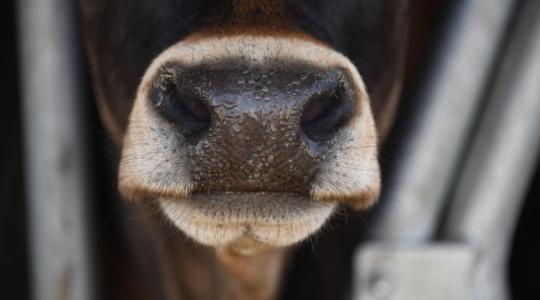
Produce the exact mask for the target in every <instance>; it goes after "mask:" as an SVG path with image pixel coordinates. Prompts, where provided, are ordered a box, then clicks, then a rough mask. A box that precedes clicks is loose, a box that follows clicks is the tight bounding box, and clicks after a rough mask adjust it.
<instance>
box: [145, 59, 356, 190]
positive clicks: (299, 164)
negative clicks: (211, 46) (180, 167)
mask: <svg viewBox="0 0 540 300" xmlns="http://www.w3.org/2000/svg"><path fill="white" fill-rule="evenodd" d="M149 99H150V102H151V105H152V107H153V108H154V111H155V112H156V113H157V114H159V115H160V116H161V118H162V119H164V120H165V121H166V122H167V123H168V124H170V125H172V126H174V128H175V132H177V133H178V135H179V136H180V137H181V140H182V141H183V147H186V148H187V149H188V150H187V155H188V156H189V159H188V161H189V165H190V171H191V177H192V180H193V182H194V183H195V190H196V191H197V190H198V191H205V192H213V191H215V192H218V191H219V192H223V191H233V192H290V193H306V192H308V191H309V188H310V186H311V181H312V179H313V178H314V175H315V174H316V172H317V169H318V166H319V164H320V163H321V162H322V161H324V159H325V152H326V151H325V150H326V149H328V148H329V147H331V145H332V140H333V137H334V136H336V134H338V132H339V131H340V129H341V128H342V127H343V126H345V124H346V123H347V121H348V120H350V119H351V117H352V116H353V114H354V113H355V107H356V105H355V97H354V93H353V91H352V89H351V88H350V84H349V81H348V80H347V76H346V74H344V72H342V71H341V70H320V69H317V68H314V67H309V66H303V65H296V66H287V67H286V68H284V67H282V66H281V67H272V66H270V67H258V68H254V67H246V68H242V67H238V66H235V65H234V64H233V65H227V66H220V67H216V66H203V67H201V66H198V67H189V68H187V67H183V66H176V65H169V66H164V67H163V68H162V71H161V73H160V74H159V75H158V76H157V78H156V80H155V83H154V87H153V89H152V92H151V94H150V97H149Z"/></svg>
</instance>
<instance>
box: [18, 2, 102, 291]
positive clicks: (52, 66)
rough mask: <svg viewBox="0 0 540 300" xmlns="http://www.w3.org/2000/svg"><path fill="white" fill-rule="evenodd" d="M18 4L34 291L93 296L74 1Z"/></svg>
mask: <svg viewBox="0 0 540 300" xmlns="http://www.w3.org/2000/svg"><path fill="white" fill-rule="evenodd" d="M17 4H18V7H17V8H18V17H19V18H18V19H19V22H18V26H19V37H20V41H19V42H20V51H21V55H20V58H21V62H20V65H21V80H20V81H21V88H22V100H23V122H24V123H23V128H24V135H25V139H24V142H25V163H26V165H25V170H26V177H27V178H26V184H27V188H28V191H29V194H28V209H29V212H28V219H29V238H30V247H31V251H30V252H31V257H30V262H31V279H32V285H31V286H32V298H33V299H51V300H52V299H55V300H56V299H77V300H79V299H82V300H84V299H92V298H93V288H92V280H91V279H92V274H91V268H90V263H89V242H88V227H87V225H86V222H87V215H86V214H87V211H88V210H87V209H86V205H87V200H88V199H87V194H88V193H87V192H88V191H87V185H86V183H87V178H86V176H85V174H86V168H85V159H86V154H85V147H84V144H83V141H84V137H83V135H84V131H83V130H82V126H81V125H82V124H81V123H82V122H81V115H82V114H81V107H80V103H81V97H80V94H79V92H80V91H79V87H80V82H79V75H80V70H79V68H78V67H79V66H78V60H77V56H76V49H77V48H76V43H75V40H76V39H75V37H76V32H75V31H74V28H77V26H76V24H75V23H74V21H75V20H74V18H72V13H73V12H74V7H73V5H74V2H73V1H70V0H19V1H18V2H17Z"/></svg>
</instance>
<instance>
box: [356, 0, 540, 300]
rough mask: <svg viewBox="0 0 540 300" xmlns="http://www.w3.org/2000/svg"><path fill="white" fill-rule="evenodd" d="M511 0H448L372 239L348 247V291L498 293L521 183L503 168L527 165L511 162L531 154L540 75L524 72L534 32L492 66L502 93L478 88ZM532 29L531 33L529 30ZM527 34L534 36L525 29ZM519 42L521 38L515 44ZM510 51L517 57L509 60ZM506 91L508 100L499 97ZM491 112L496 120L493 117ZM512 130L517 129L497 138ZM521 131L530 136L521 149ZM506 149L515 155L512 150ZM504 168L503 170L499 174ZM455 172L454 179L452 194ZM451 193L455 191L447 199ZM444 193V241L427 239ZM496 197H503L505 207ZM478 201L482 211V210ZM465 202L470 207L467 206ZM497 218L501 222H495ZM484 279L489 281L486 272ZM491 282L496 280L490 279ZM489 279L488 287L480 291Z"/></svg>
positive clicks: (376, 294)
mask: <svg viewBox="0 0 540 300" xmlns="http://www.w3.org/2000/svg"><path fill="white" fill-rule="evenodd" d="M516 2H518V1H513V0H496V1H492V0H463V1H459V2H457V4H454V5H456V8H457V9H456V10H455V11H453V16H452V17H451V18H450V20H449V21H450V22H451V23H450V24H447V27H446V30H445V32H444V33H443V34H444V35H445V36H446V38H445V39H444V40H443V41H442V43H441V44H440V45H439V51H438V54H437V57H436V59H435V64H434V66H432V67H431V70H430V71H429V72H428V76H427V78H428V80H427V82H424V83H423V84H424V85H425V89H424V90H423V91H422V93H421V94H420V95H419V99H418V100H419V102H420V103H421V105H420V106H418V107H417V108H418V110H419V112H418V113H417V115H416V116H415V120H414V123H413V124H412V126H410V127H408V129H409V131H408V133H409V134H408V136H407V137H406V138H405V140H406V143H405V144H404V145H403V147H402V148H401V149H400V152H399V153H398V155H399V159H400V164H399V165H398V166H397V167H396V169H395V173H394V174H393V178H392V179H393V180H392V182H391V183H390V185H387V186H385V189H386V192H385V194H384V195H383V199H382V201H384V202H386V203H387V204H388V206H387V207H383V209H382V212H381V216H380V218H378V219H376V220H375V222H374V223H373V224H371V226H372V227H371V228H372V229H371V238H372V239H371V240H370V241H367V242H366V243H365V244H364V245H363V246H362V247H361V248H360V249H359V250H358V252H357V254H356V261H355V267H356V278H355V281H354V282H355V285H354V287H355V290H354V292H353V294H352V298H353V299H361V300H371V299H373V300H375V299H399V300H409V299H411V300H412V299H414V300H422V299H425V300H431V299H438V300H444V299H448V300H450V299H482V300H484V299H506V297H507V294H506V291H505V288H504V287H505V285H504V282H503V280H502V276H503V274H504V273H503V270H502V266H503V262H504V258H505V254H506V250H507V248H508V243H509V238H510V232H511V230H512V228H513V225H514V224H513V222H514V221H515V215H516V212H517V209H518V207H519V206H520V205H519V204H520V201H521V199H518V198H515V197H520V196H522V195H521V194H520V193H518V191H520V192H523V188H524V183H523V182H522V183H521V184H517V185H515V186H513V185H512V184H513V183H512V182H510V181H507V180H508V179H509V178H510V177H508V176H523V177H521V178H522V179H523V178H526V177H527V175H528V172H530V171H531V170H530V169H529V168H525V169H522V170H515V169H514V168H518V169H519V168H520V167H519V166H520V165H522V164H526V163H527V162H529V163H530V160H528V159H530V156H529V157H527V159H525V158H524V156H526V155H530V154H531V153H534V151H537V150H536V149H537V146H536V143H537V142H536V138H533V137H532V136H531V134H534V130H533V128H534V127H533V126H538V125H537V124H538V117H537V116H538V107H537V105H538V102H536V103H535V104H533V103H532V102H533V98H532V97H536V95H537V94H538V93H537V92H536V90H535V88H537V86H534V84H533V83H532V82H531V80H533V81H534V79H536V78H538V77H533V78H531V77H530V76H533V75H534V73H535V72H536V71H533V70H534V69H535V68H536V64H537V63H538V62H534V63H533V60H534V59H535V58H534V57H533V56H536V57H538V54H536V55H533V54H532V53H534V51H537V53H538V51H539V50H536V49H535V42H531V44H530V45H528V46H527V47H526V49H521V48H520V46H519V45H516V46H513V50H511V51H513V54H509V55H507V56H509V57H510V58H507V59H508V60H510V61H512V62H507V63H506V65H507V66H506V67H505V68H504V71H503V72H506V73H504V74H502V75H501V74H497V75H500V76H499V79H497V81H496V82H495V85H496V88H495V90H494V91H493V92H492V93H490V94H489V95H490V96H491V95H495V94H496V93H499V92H500V93H501V94H502V95H501V96H500V97H506V99H505V98H495V99H498V100H493V99H491V98H487V99H486V98H485V96H486V90H487V89H488V88H491V87H492V86H493V82H491V81H492V79H493V74H491V73H492V72H493V71H498V70H495V68H494V66H497V65H498V59H499V58H500V54H501V53H502V51H505V50H507V49H506V48H504V42H506V40H505V39H504V38H505V36H506V34H507V30H508V25H509V21H510V20H511V18H512V17H515V16H514V8H515V4H516ZM454 3H455V2H454ZM529 19H530V18H529ZM531 24H532V23H531V21H529V26H531ZM531 32H533V33H534V34H538V32H536V31H535V30H531ZM531 34H532V33H531ZM527 37H528V38H529V39H532V37H531V36H530V35H527ZM527 37H525V38H527ZM514 42H516V41H515V40H514V41H512V43H514ZM524 46H525V44H524V43H523V42H522V43H521V47H524ZM519 49H521V50H519ZM505 53H506V52H505ZM505 57H506V56H505ZM516 57H522V58H521V59H522V60H519V61H517V60H516V59H517V58H516ZM516 62H519V63H520V64H519V65H520V66H521V63H527V64H529V66H528V68H525V69H519V67H516V66H514V67H510V66H509V65H512V64H513V63H516ZM512 76H516V81H513V82H514V84H516V86H512V85H511V84H510V83H507V82H509V80H511V79H512ZM505 80H506V81H505ZM537 82H538V81H537ZM516 89H523V90H521V91H517V90H516ZM509 93H515V95H514V96H516V97H520V100H519V101H516V100H515V98H514V96H510V95H509ZM524 93H528V94H527V95H525V94H524ZM494 97H495V96H494ZM510 99H512V101H513V103H505V102H504V101H509V100H510ZM485 100H488V101H485ZM538 100H540V99H536V101H538ZM483 103H488V110H489V111H486V112H481V111H480V105H481V104H483ZM523 110H530V112H529V113H526V112H524V111H523ZM523 113H525V114H526V116H525V115H524V116H523V120H522V121H520V122H517V121H516V120H515V119H519V118H522V117H520V114H523ZM534 114H536V115H534ZM478 116H486V117H485V119H483V120H482V124H481V128H480V132H478V134H479V135H478V136H476V135H473V137H475V138H476V140H474V142H473V145H472V147H473V148H472V149H473V150H472V151H473V152H472V153H470V152H468V150H471V145H469V144H468V143H469V142H470V138H471V135H472V134H475V133H476V130H478V127H477V126H476V125H478V124H477V123H476V122H475V119H478ZM534 116H536V118H537V119H536V120H535V121H533V120H532V119H534ZM499 117H500V118H502V120H497V118H499ZM499 121H500V123H497V122H499ZM513 122H514V123H513ZM497 130H500V131H501V132H498V131H497ZM511 131H516V134H517V135H516V136H515V137H513V138H510V139H507V140H505V136H508V135H511V134H512V133H511ZM527 139H529V140H530V141H532V140H534V142H532V144H531V148H530V149H527V150H526V149H525V148H526V147H525V144H524V143H525V141H526V140H527ZM507 142H511V143H512V145H509V144H508V143H507ZM533 145H534V146H533ZM491 148H493V149H491ZM491 151H493V152H491ZM512 151H515V153H516V154H517V155H518V157H516V156H512V155H511V153H512ZM529 151H530V152H529ZM488 153H489V154H488ZM464 155H467V156H466V158H467V159H468V160H467V165H466V166H465V171H464V173H463V174H462V175H463V177H461V178H459V177H456V175H461V174H460V173H458V172H459V171H463V170H459V169H458V168H457V167H458V166H462V161H461V160H462V158H463V157H464ZM499 156H500V157H499ZM498 162H500V164H498ZM518 165H519V166H518ZM531 165H532V164H531ZM505 168H506V169H508V173H507V174H503V173H504V171H503V170H504V169H505ZM510 169H512V170H511V171H510ZM481 177H485V178H481ZM456 179H457V180H458V184H459V185H458V187H459V188H458V192H457V194H455V193H454V194H453V193H452V191H455V190H453V188H455V187H456V186H455V184H456ZM501 181H505V182H504V184H503V183H502V182H501ZM471 183H472V184H471ZM475 184H478V185H477V186H476V185H475ZM490 184H491V185H493V184H500V186H499V187H498V188H497V189H495V190H496V191H497V192H499V193H500V195H497V196H495V195H493V194H492V192H493V191H490V190H489V187H490ZM512 192H514V193H515V194H514V195H512ZM450 196H456V197H454V198H452V199H449V197H450ZM490 197H497V198H496V199H495V200H493V199H492V198H490ZM499 197H500V198H499ZM458 198H459V200H458ZM509 198H512V201H514V202H513V203H512V204H509V203H508V201H510V199H509ZM454 199H455V200H454ZM447 200H451V201H455V203H451V204H452V207H451V210H450V215H449V219H448V223H447V226H446V228H445V229H446V231H445V235H444V238H446V242H443V241H439V242H435V241H434V239H435V238H437V237H436V236H435V235H436V233H437V232H438V231H439V230H440V227H439V226H440V225H441V224H440V222H441V221H440V217H441V213H442V210H443V209H444V208H447V206H448V203H447V202H446V201H447ZM504 200H506V205H508V206H509V207H507V208H506V209H505V208H504V207H503V204H504V203H505V202H504ZM386 203H385V204H386ZM484 205H486V206H487V209H486V211H482V209H483V206H484ZM510 206H511V207H510ZM466 210H469V212H468V213H465V211H466ZM478 218H480V219H478ZM497 218H500V219H499V220H502V221H503V223H504V224H499V225H497V224H495V222H496V221H497ZM503 226H505V228H504V230H503V229H502V228H501V227H503ZM496 230H501V234H502V241H495V239H496V234H495V233H494V231H496ZM486 235H488V236H486ZM494 235H495V236H494ZM490 247H491V248H492V247H501V248H502V249H504V250H501V249H490ZM479 261H480V263H479ZM482 261H484V262H485V263H482ZM491 272H494V273H496V274H492V273H491ZM491 279H494V281H492V282H490V280H491ZM497 284H501V286H497V287H495V285H497ZM490 288H493V290H491V291H486V290H487V289H490Z"/></svg>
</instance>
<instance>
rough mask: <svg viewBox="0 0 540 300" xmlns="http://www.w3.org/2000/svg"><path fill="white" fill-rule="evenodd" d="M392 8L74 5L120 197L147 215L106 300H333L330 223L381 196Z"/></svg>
mask: <svg viewBox="0 0 540 300" xmlns="http://www.w3.org/2000/svg"><path fill="white" fill-rule="evenodd" d="M407 2H408V1H406V0H336V1H316V0H307V1H297V0H257V1H255V0H221V1H214V0H197V1H195V0H153V1H147V0H82V4H81V7H82V16H83V22H84V25H83V27H84V32H85V36H84V40H85V45H86V51H87V54H88V61H89V66H90V70H91V78H92V80H93V87H94V93H95V95H96V99H97V106H98V110H99V113H100V116H101V119H102V120H103V123H104V125H105V127H106V129H107V132H108V134H109V136H110V137H111V139H112V140H113V141H114V143H115V144H116V146H117V149H118V157H119V159H118V162H117V168H118V190H119V191H120V194H121V196H122V198H123V199H125V200H126V204H125V207H127V208H126V209H125V210H126V211H129V212H133V211H136V212H137V214H138V215H144V216H145V217H141V218H129V217H126V218H127V219H129V220H128V221H125V222H124V223H123V224H124V225H125V226H124V227H125V230H126V235H127V236H129V240H130V243H129V246H128V247H127V248H129V250H130V251H131V252H133V253H134V254H133V257H134V259H133V262H130V263H127V264H126V265H129V266H128V267H126V268H128V269H129V270H130V271H128V272H125V274H123V275H125V278H126V279H123V280H119V281H121V282H122V283H119V284H118V287H117V290H118V291H117V292H116V294H115V295H116V297H117V298H126V299H128V298H129V299H340V298H343V297H345V296H346V295H347V293H348V279H347V278H348V276H349V275H350V269H348V268H350V267H348V265H350V256H351V255H350V253H351V251H352V250H351V249H352V248H353V247H352V245H353V242H352V239H354V238H353V237H352V236H351V235H353V236H355V234H351V233H350V232H351V230H348V231H347V230H344V229H343V228H342V227H343V226H348V227H355V226H357V225H358V224H357V223H355V222H354V221H352V222H351V223H350V224H345V223H343V222H341V221H339V220H340V216H343V214H345V213H350V211H351V209H355V210H359V211H362V210H365V209H367V208H369V207H370V206H372V205H373V204H374V203H375V202H376V200H377V198H378V196H379V193H380V188H381V180H380V167H379V162H378V149H379V148H380V145H381V143H382V141H383V140H384V137H385V136H386V135H387V133H388V130H389V128H390V126H391V124H392V120H393V119H394V113H395V110H396V106H397V102H398V99H399V95H400V90H401V86H402V82H403V73H404V72H403V71H404V60H405V52H406V51H405V48H406V41H407V19H408V18H407V15H408V4H407ZM344 211H345V212H344ZM353 214H354V213H353ZM340 222H341V223H340ZM344 224H345V225H344ZM321 228H322V229H321ZM355 230H357V229H355ZM355 230H352V231H355ZM321 232H322V233H321ZM322 236H325V237H324V238H323V237H322ZM319 237H321V238H320V240H318V239H319ZM306 249H307V250H306ZM310 252H311V254H313V253H314V256H315V257H316V259H308V258H306V257H307V256H309V254H310ZM311 257H313V255H312V256H311Z"/></svg>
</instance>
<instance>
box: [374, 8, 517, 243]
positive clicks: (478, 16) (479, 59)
mask: <svg viewBox="0 0 540 300" xmlns="http://www.w3.org/2000/svg"><path fill="white" fill-rule="evenodd" d="M514 2H515V1H513V0H460V1H452V3H453V5H454V6H453V12H452V14H451V18H449V24H446V26H445V29H446V30H445V31H444V32H443V33H441V34H442V36H443V37H444V39H443V40H442V42H441V43H440V45H438V53H437V56H436V59H435V63H434V64H433V66H431V69H430V71H429V72H428V76H426V81H425V82H423V88H424V89H423V91H422V92H421V93H420V95H419V96H418V99H417V100H418V102H419V103H420V105H417V107H416V108H417V109H416V111H417V115H416V116H415V118H414V119H415V120H414V124H412V126H410V127H409V128H408V129H410V130H408V136H407V137H406V138H405V140H406V143H405V144H404V145H403V147H401V149H400V150H401V151H400V152H399V153H398V157H399V165H398V166H397V167H396V170H395V171H396V172H394V174H392V182H385V184H386V185H385V187H384V191H385V192H384V194H383V199H381V201H382V202H384V203H385V206H386V207H384V208H383V210H384V211H383V213H382V215H381V217H380V218H378V219H377V220H376V223H374V224H371V225H370V228H371V231H372V237H373V238H374V239H384V240H394V241H409V242H419V241H424V240H426V239H429V238H430V237H432V235H433V233H434V231H435V228H436V227H435V225H436V222H437V220H438V218H439V216H440V213H441V209H442V207H443V204H444V200H445V199H446V197H447V193H448V187H449V186H448V184H449V182H451V181H452V176H453V175H454V171H455V167H456V166H457V165H458V162H459V159H460V156H461V154H462V152H463V149H464V148H465V146H466V145H465V143H466V140H467V137H468V134H469V131H470V129H471V125H472V123H473V120H474V118H475V114H476V112H477V110H478V105H479V103H480V102H481V100H482V99H481V98H482V97H481V96H482V93H483V92H484V89H485V87H486V85H487V84H488V81H489V78H490V71H491V68H492V66H493V64H494V62H495V61H496V58H497V53H498V51H499V49H500V46H501V42H502V37H503V35H504V32H505V29H506V26H507V23H508V20H509V19H510V17H511V15H512V14H511V12H512V7H513V4H514Z"/></svg>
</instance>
